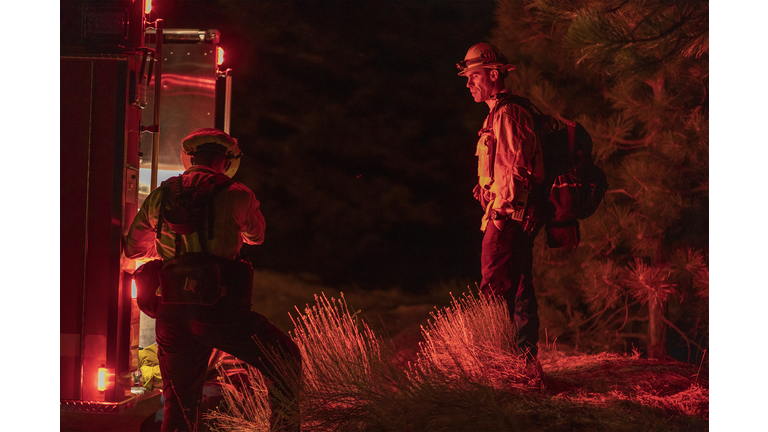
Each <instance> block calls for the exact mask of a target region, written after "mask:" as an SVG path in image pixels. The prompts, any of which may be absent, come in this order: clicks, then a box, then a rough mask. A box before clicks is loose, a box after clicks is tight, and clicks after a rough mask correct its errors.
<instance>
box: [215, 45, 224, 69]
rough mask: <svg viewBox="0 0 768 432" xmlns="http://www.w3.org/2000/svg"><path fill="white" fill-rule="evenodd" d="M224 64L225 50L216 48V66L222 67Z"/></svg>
mask: <svg viewBox="0 0 768 432" xmlns="http://www.w3.org/2000/svg"><path fill="white" fill-rule="evenodd" d="M222 64H224V48H222V47H216V65H217V66H221V65H222Z"/></svg>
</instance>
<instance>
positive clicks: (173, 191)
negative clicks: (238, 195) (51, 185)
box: [157, 174, 252, 305]
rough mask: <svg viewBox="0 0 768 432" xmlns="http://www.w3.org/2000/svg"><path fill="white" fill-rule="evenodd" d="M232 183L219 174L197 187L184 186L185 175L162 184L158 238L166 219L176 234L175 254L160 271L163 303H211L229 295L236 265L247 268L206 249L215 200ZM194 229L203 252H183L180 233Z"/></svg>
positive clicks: (211, 236) (193, 231)
mask: <svg viewBox="0 0 768 432" xmlns="http://www.w3.org/2000/svg"><path fill="white" fill-rule="evenodd" d="M232 183H233V181H232V179H230V178H229V177H227V176H225V175H223V174H218V175H214V176H211V177H209V178H207V179H206V180H205V181H203V182H201V183H200V184H199V185H197V186H195V187H186V188H185V187H184V184H183V181H182V176H177V177H172V178H170V179H168V180H166V181H164V182H163V183H162V184H161V185H160V188H161V189H162V192H163V199H162V203H161V205H160V213H159V215H158V224H157V238H160V236H161V228H162V224H163V222H165V223H167V224H168V226H169V227H170V228H171V229H172V230H173V231H174V232H175V233H176V239H175V243H176V251H175V256H174V258H173V259H171V260H168V261H166V262H164V263H163V266H162V269H161V270H160V271H159V283H160V288H161V293H162V296H161V299H160V302H161V303H165V304H192V305H212V304H214V303H216V302H217V301H218V300H219V298H221V297H222V296H223V295H225V294H226V285H228V283H227V281H226V279H227V277H228V276H229V275H231V273H232V271H231V269H232V268H235V267H234V266H235V265H240V267H242V268H243V269H245V267H246V263H245V262H242V261H240V260H235V261H233V262H230V261H229V260H226V259H224V258H221V257H217V256H215V255H211V254H209V253H208V250H207V241H208V240H211V239H213V234H214V229H213V228H214V215H215V208H214V206H213V199H214V197H215V196H216V194H217V193H219V192H220V191H222V190H225V189H227V188H228V187H229V185H231V184H232ZM195 232H197V236H198V239H199V241H200V248H201V249H202V252H187V253H184V254H182V253H181V236H182V235H189V234H192V233H195ZM247 267H248V268H247V269H246V270H250V265H247ZM251 277H252V276H251ZM230 279H231V278H230ZM229 285H231V284H229Z"/></svg>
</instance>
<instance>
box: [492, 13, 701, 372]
mask: <svg viewBox="0 0 768 432" xmlns="http://www.w3.org/2000/svg"><path fill="white" fill-rule="evenodd" d="M708 13H709V3H708V2H707V1H705V0H679V1H667V0H649V1H626V0H622V1H619V0H571V1H561V0H500V1H498V3H497V8H496V26H495V28H494V32H493V36H492V40H491V42H492V43H494V44H495V45H497V46H498V47H499V48H500V49H501V50H502V51H503V52H504V53H505V54H506V55H507V57H508V58H510V61H512V63H514V64H515V65H516V66H517V70H516V71H515V72H513V73H512V74H510V77H509V78H508V80H507V86H508V87H509V88H510V89H511V90H512V91H513V92H515V93H518V94H521V95H523V96H526V97H528V98H530V99H531V100H532V101H533V102H534V103H535V104H536V105H537V106H539V108H540V109H542V110H543V111H544V112H546V113H549V114H551V115H554V116H557V117H560V118H562V119H571V120H577V121H579V122H581V123H582V124H583V125H584V126H585V128H586V129H587V130H588V131H589V132H590V133H591V135H592V138H593V140H594V149H593V157H594V159H595V162H596V164H598V165H599V166H601V167H603V169H605V171H606V174H607V176H608V182H609V184H610V190H609V191H608V193H607V194H606V199H605V202H604V203H603V204H602V205H601V208H600V209H598V212H597V213H596V214H595V215H593V216H592V217H590V218H589V219H586V220H583V221H581V234H582V240H581V244H580V246H579V248H578V249H577V250H576V251H575V252H563V251H559V250H548V249H546V248H545V247H544V246H542V244H541V243H542V240H541V239H539V241H538V242H537V249H536V253H537V258H536V260H537V262H536V263H535V264H534V268H535V271H536V272H537V278H538V280H539V282H538V287H537V289H538V290H539V295H540V297H541V298H542V301H541V302H540V303H541V306H540V309H541V311H540V314H541V315H542V327H546V328H547V333H548V336H549V338H550V340H551V339H552V337H561V338H570V339H572V341H573V343H574V344H575V345H577V346H578V347H580V348H584V349H594V350H597V349H600V350H604V349H610V350H617V349H626V350H628V349H632V348H633V345H634V344H635V343H636V342H637V343H640V344H641V345H644V346H645V349H646V350H647V354H648V356H649V357H654V358H657V357H661V356H664V355H665V354H667V351H668V348H670V349H677V348H679V346H682V345H683V343H684V346H685V348H687V351H688V357H689V358H690V354H691V352H692V348H696V349H698V351H695V350H694V351H693V352H696V353H701V350H703V349H704V348H705V347H706V345H707V340H708V328H709V327H708V290H709V282H708V281H709V270H708V258H707V255H708V224H709V216H708V214H709V209H708V205H709V204H708V198H709V196H708V190H709V166H708V165H709V142H708V134H709V125H708V121H709V114H708V94H709V83H708V73H709V56H708V50H709V19H708ZM667 336H669V338H670V341H665V338H666V337H667ZM671 339H676V340H677V343H673V342H675V341H672V340H671ZM668 342H669V343H668ZM676 352H677V351H676ZM678 357H680V356H678Z"/></svg>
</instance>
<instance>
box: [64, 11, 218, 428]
mask: <svg viewBox="0 0 768 432" xmlns="http://www.w3.org/2000/svg"><path fill="white" fill-rule="evenodd" d="M60 7H61V9H60V16H61V59H60V71H61V75H60V88H61V94H60V100H61V106H60V120H61V129H60V140H61V161H60V169H61V175H60V180H61V194H62V200H61V203H62V204H61V208H60V215H61V216H60V220H61V238H60V240H61V250H60V256H61V258H60V265H61V267H60V268H61V273H60V308H61V315H60V333H61V344H60V346H61V348H60V349H61V358H60V369H61V371H60V377H61V381H60V395H61V410H62V411H79V412H99V413H115V414H117V413H120V412H123V411H125V410H128V409H131V408H133V407H134V406H135V405H136V404H137V403H138V402H139V401H141V400H144V399H146V398H149V397H154V396H157V395H158V394H159V390H152V391H147V389H146V388H144V387H142V386H141V385H140V383H137V379H136V375H137V374H136V373H137V371H138V370H139V360H138V353H139V350H140V349H142V348H143V347H144V346H147V345H149V344H151V343H154V321H153V320H152V319H150V318H149V317H148V316H146V315H144V314H143V313H141V312H140V311H139V309H138V306H137V303H136V291H135V285H133V284H132V274H133V272H134V271H135V269H136V266H137V263H136V262H134V261H132V260H128V259H126V258H125V257H124V255H123V251H122V242H123V237H124V236H125V234H126V233H127V231H128V228H129V227H130V224H131V222H132V221H133V218H134V216H135V215H136V213H137V210H138V208H139V206H140V205H141V203H142V201H143V200H144V198H145V197H146V196H147V195H148V194H149V192H150V191H151V190H152V189H154V188H155V187H157V185H158V184H159V183H160V182H162V181H163V180H164V179H165V178H168V177H171V176H173V175H176V174H178V173H180V172H183V171H184V167H183V165H182V162H181V156H180V142H181V139H182V138H183V137H184V136H186V135H187V134H188V133H190V132H191V131H193V130H195V129H198V128H203V127H216V128H219V129H221V130H224V131H225V132H229V117H230V96H231V88H232V87H231V85H232V80H231V72H232V71H231V70H230V69H225V68H224V66H223V50H222V47H221V46H220V33H219V31H218V30H198V29H165V28H163V20H162V19H159V18H154V13H152V11H151V7H152V6H151V0H62V1H61V2H60ZM153 18H154V19H153Z"/></svg>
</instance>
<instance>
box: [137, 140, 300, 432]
mask: <svg viewBox="0 0 768 432" xmlns="http://www.w3.org/2000/svg"><path fill="white" fill-rule="evenodd" d="M181 146H182V159H183V162H184V167H185V168H186V171H185V172H184V173H183V174H182V175H180V176H178V177H173V178H171V179H169V180H167V181H165V182H163V184H162V185H161V187H159V188H157V189H155V190H154V191H152V193H151V194H150V195H149V196H148V197H147V199H146V200H145V202H144V204H143V205H142V207H141V209H140V211H139V213H138V214H137V215H136V218H135V219H134V221H133V224H132V225H131V228H130V231H129V232H128V236H127V238H126V241H125V255H126V257H128V258H132V259H143V260H146V259H150V258H158V257H159V258H160V259H161V260H155V261H151V262H149V263H147V264H144V267H147V266H152V267H154V268H156V269H157V274H151V273H150V275H151V276H149V277H148V276H147V275H146V274H144V275H143V278H144V280H147V279H149V280H151V281H153V282H152V283H147V282H144V283H143V284H142V285H144V286H140V287H139V288H140V290H141V291H146V290H150V291H151V292H154V291H155V289H156V287H157V286H160V292H161V295H160V296H159V300H160V302H159V305H156V310H153V311H151V313H152V314H153V315H155V317H156V318H157V321H156V337H157V345H158V348H159V349H158V358H159V363H160V372H161V374H162V378H163V395H164V396H165V405H164V407H163V424H162V429H161V430H162V431H177V430H178V431H187V430H191V431H195V430H197V426H198V424H199V422H200V413H199V406H200V400H201V397H202V389H203V384H204V380H205V375H206V369H207V366H208V360H209V358H210V357H211V352H212V350H213V349H214V348H217V349H219V350H221V351H224V352H227V353H229V354H231V355H233V356H235V357H237V358H239V359H240V360H243V361H245V362H247V363H249V364H250V365H252V366H254V367H256V368H258V369H259V370H260V371H261V372H262V373H263V374H264V375H265V376H266V377H267V378H268V379H269V380H270V381H272V385H271V387H270V399H271V402H272V408H273V409H272V413H273V419H272V422H273V423H275V425H277V424H280V425H285V424H286V423H293V426H294V428H295V429H296V430H298V423H297V421H292V420H291V419H296V418H297V417H296V414H297V413H298V400H297V396H298V385H297V383H298V379H297V378H296V377H298V376H299V374H300V365H301V356H300V352H299V349H298V347H297V346H296V344H295V343H294V342H293V341H292V340H291V338H290V337H289V336H288V335H286V334H285V333H283V332H282V331H281V330H280V329H278V328H277V327H276V326H275V325H274V324H272V323H271V322H269V321H268V320H267V319H266V317H264V316H263V315H261V314H259V313H256V312H254V311H252V310H251V289H252V282H253V276H252V275H253V271H252V269H251V266H250V264H248V263H246V262H245V261H242V260H240V259H239V253H240V248H241V247H242V245H243V242H245V243H248V244H261V243H262V242H263V241H264V228H265V223H264V217H263V216H262V214H261V211H260V210H259V201H258V200H256V197H255V196H254V195H253V192H251V191H250V190H249V189H248V188H246V187H245V186H244V185H242V184H241V183H238V182H234V181H232V180H231V179H230V177H231V176H232V175H234V172H235V171H236V169H237V166H238V165H239V160H238V158H239V157H240V150H239V148H238V146H237V141H236V140H235V139H234V138H232V137H230V136H229V135H228V134H226V133H224V132H222V131H220V130H217V129H199V130H196V131H195V132H193V133H192V134H190V135H189V136H187V137H186V138H184V140H182V142H181ZM225 173H226V175H225ZM148 268H150V267H148ZM161 268H162V269H161ZM139 270H141V268H140V269H139ZM137 273H139V271H138V270H137ZM147 273H149V271H147ZM138 282H139V279H137V285H139V283H138ZM139 295H140V297H141V295H142V294H141V293H140V294H139ZM152 298H153V299H154V298H155V297H152ZM279 371H282V372H285V371H290V372H289V373H287V374H286V373H283V374H281V373H279ZM288 375H292V376H288Z"/></svg>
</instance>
